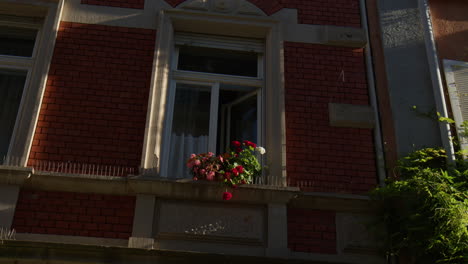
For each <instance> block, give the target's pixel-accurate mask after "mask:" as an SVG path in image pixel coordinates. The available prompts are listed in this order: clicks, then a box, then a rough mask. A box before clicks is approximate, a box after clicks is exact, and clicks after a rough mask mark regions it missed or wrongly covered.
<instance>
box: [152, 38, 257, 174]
mask: <svg viewBox="0 0 468 264" xmlns="http://www.w3.org/2000/svg"><path fill="white" fill-rule="evenodd" d="M207 40H208V41H209V36H207ZM210 46H211V48H223V47H219V46H216V45H210ZM172 53H173V56H172V61H171V77H172V78H171V80H170V84H169V85H170V87H169V91H168V103H167V109H166V119H165V122H164V130H165V131H164V132H163V133H164V135H163V137H164V141H163V142H165V143H169V144H163V146H162V149H163V153H166V155H162V159H163V160H162V161H161V163H160V166H161V171H160V176H161V177H163V178H167V177H169V174H168V166H169V165H168V163H169V160H168V159H169V155H167V153H169V151H170V141H171V128H172V122H173V112H174V111H173V109H174V100H175V94H176V85H177V83H184V84H194V85H201V86H206V87H210V90H211V103H210V105H211V109H210V124H209V125H210V126H209V135H208V151H210V152H213V153H216V145H217V142H218V140H219V138H218V137H217V132H218V126H219V125H220V124H218V113H219V109H218V106H219V91H220V86H221V84H233V85H241V86H249V87H255V88H256V90H255V91H253V92H251V93H249V94H253V93H255V94H257V125H258V128H257V139H258V141H257V142H256V143H257V144H258V145H263V141H262V134H263V133H262V125H261V124H262V116H263V114H262V113H263V111H262V109H263V107H262V90H263V84H264V80H263V76H264V73H263V68H264V65H263V64H264V58H263V54H262V53H256V54H258V56H257V77H245V76H238V75H225V74H215V73H205V72H196V71H185V70H178V69H177V67H178V58H179V47H178V46H175V47H174V49H173V52H172ZM239 99H242V98H239ZM239 99H238V100H239ZM238 100H237V101H238ZM228 111H229V110H228ZM221 126H222V129H224V126H223V125H221ZM226 138H229V137H226ZM181 166H183V165H181ZM176 176H181V175H176Z"/></svg>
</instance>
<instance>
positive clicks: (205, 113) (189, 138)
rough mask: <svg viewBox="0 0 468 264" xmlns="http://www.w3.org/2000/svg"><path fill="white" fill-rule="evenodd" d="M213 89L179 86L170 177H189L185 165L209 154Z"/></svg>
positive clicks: (177, 89)
mask: <svg viewBox="0 0 468 264" xmlns="http://www.w3.org/2000/svg"><path fill="white" fill-rule="evenodd" d="M210 102H211V92H210V87H207V86H198V85H190V84H181V83H179V84H177V87H176V94H175V99H174V111H173V118H172V131H171V141H170V152H169V166H168V168H169V169H168V177H170V178H186V177H190V175H189V173H188V170H187V169H186V166H185V163H186V161H187V159H188V158H189V156H190V154H192V153H205V152H207V151H208V135H209V127H210Z"/></svg>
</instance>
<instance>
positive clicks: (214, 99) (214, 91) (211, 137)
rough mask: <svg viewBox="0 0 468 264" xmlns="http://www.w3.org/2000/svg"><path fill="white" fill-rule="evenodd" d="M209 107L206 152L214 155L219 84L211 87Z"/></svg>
mask: <svg viewBox="0 0 468 264" xmlns="http://www.w3.org/2000/svg"><path fill="white" fill-rule="evenodd" d="M210 99H211V105H210V129H209V133H208V151H210V152H213V153H216V142H217V138H218V137H217V136H216V134H217V133H218V104H219V83H215V84H214V85H213V86H212V87H211V98H210Z"/></svg>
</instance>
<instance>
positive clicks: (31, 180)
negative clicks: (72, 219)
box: [0, 166, 299, 204]
mask: <svg viewBox="0 0 468 264" xmlns="http://www.w3.org/2000/svg"><path fill="white" fill-rule="evenodd" d="M0 183H6V184H12V183H15V184H18V185H22V187H23V188H27V189H37V190H45V191H65V192H84V193H101V194H111V195H137V194H151V195H155V196H156V197H160V198H170V199H187V200H199V201H217V200H219V201H221V200H222V199H221V198H222V193H223V192H224V191H226V189H227V188H226V187H224V186H222V185H221V184H220V183H213V182H201V181H199V182H193V181H191V180H179V181H176V180H163V179H156V178H149V177H143V176H129V177H109V176H91V175H82V174H63V173H54V172H34V170H33V169H31V168H21V167H17V168H14V167H5V166H3V168H2V167H0ZM228 189H229V190H230V191H231V192H233V193H234V197H233V198H232V200H231V201H229V202H243V203H244V202H245V203H253V204H268V203H280V204H281V203H287V202H288V201H289V200H290V199H292V198H293V197H295V196H296V195H297V194H299V188H297V187H278V186H266V185H244V186H240V187H239V188H236V189H231V188H228ZM226 202H227V201H226Z"/></svg>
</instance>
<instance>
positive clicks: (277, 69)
mask: <svg viewBox="0 0 468 264" xmlns="http://www.w3.org/2000/svg"><path fill="white" fill-rule="evenodd" d="M208 25H217V26H216V27H210V26H208ZM227 25H228V26H229V28H230V29H232V30H230V31H231V33H232V35H238V36H239V37H256V38H263V39H265V40H266V52H265V71H266V74H265V76H266V78H265V88H264V90H265V92H264V94H263V96H264V99H263V100H264V102H263V105H265V107H264V110H263V111H264V113H265V115H266V118H264V119H263V120H267V121H264V122H263V124H262V131H265V132H264V133H265V134H264V135H262V138H265V139H266V140H265V142H264V143H262V144H264V145H265V147H266V149H267V159H268V161H267V165H268V167H269V168H270V171H269V172H270V175H272V177H271V179H267V183H268V184H273V185H284V184H285V182H286V179H285V173H286V172H285V166H282V165H283V164H284V162H285V159H284V156H283V153H282V147H283V146H284V145H285V138H284V135H285V123H284V98H283V96H284V95H283V93H284V85H283V82H282V72H281V69H282V64H283V61H282V60H281V48H282V45H281V43H282V38H281V29H280V27H279V24H278V21H276V20H273V19H271V18H267V17H246V16H242V17H240V16H230V15H220V14H212V13H203V12H187V11H182V10H171V11H162V12H161V14H160V21H159V28H158V37H157V49H156V56H155V63H154V69H155V74H154V75H153V80H152V85H151V90H150V98H149V107H148V117H147V125H146V131H145V143H144V147H143V155H142V163H141V164H142V168H143V169H144V170H149V171H151V172H153V170H152V168H157V169H156V172H159V167H160V157H161V153H162V152H161V151H162V148H161V144H162V135H163V130H164V125H163V123H164V119H165V118H166V114H165V111H166V109H167V103H168V101H167V93H168V82H169V78H170V77H169V72H170V68H171V54H172V52H173V46H174V44H173V38H174V36H173V35H174V31H186V32H187V31H188V32H196V33H202V34H223V33H224V32H225V30H224V29H225V27H226V26H227ZM278 117H279V118H278Z"/></svg>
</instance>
